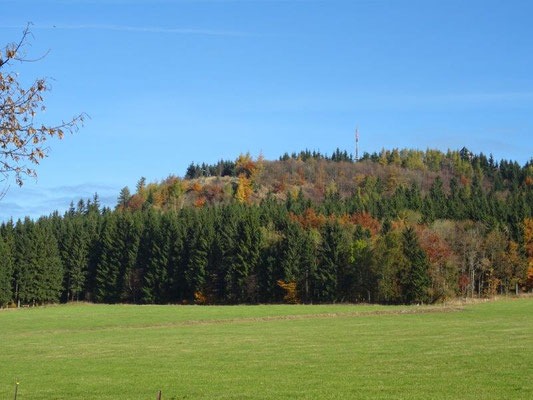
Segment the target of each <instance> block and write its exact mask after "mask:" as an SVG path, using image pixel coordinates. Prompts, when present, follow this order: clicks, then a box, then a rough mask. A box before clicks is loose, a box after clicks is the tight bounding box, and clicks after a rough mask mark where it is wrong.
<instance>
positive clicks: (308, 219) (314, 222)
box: [289, 208, 326, 229]
mask: <svg viewBox="0 0 533 400" xmlns="http://www.w3.org/2000/svg"><path fill="white" fill-rule="evenodd" d="M289 218H290V219H291V221H293V222H299V223H300V224H301V225H302V227H303V228H304V229H309V228H316V229H318V228H320V227H321V226H322V225H324V224H325V223H326V217H325V216H324V215H322V214H317V213H316V211H315V209H314V208H308V209H306V210H305V211H304V212H303V213H302V215H295V214H293V213H290V214H289Z"/></svg>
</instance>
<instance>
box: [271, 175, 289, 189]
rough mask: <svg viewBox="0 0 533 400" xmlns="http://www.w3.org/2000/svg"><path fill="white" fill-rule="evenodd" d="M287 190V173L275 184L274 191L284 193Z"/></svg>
mask: <svg viewBox="0 0 533 400" xmlns="http://www.w3.org/2000/svg"><path fill="white" fill-rule="evenodd" d="M285 190H287V174H284V175H283V176H282V177H281V178H280V179H279V181H278V182H276V183H275V184H274V193H283V192H285Z"/></svg>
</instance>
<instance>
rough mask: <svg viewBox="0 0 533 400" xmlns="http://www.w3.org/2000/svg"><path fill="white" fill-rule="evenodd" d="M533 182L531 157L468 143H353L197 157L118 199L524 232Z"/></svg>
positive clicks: (135, 205)
mask: <svg viewBox="0 0 533 400" xmlns="http://www.w3.org/2000/svg"><path fill="white" fill-rule="evenodd" d="M531 189H533V164H532V163H531V162H529V163H527V164H525V165H524V166H521V165H520V164H519V163H517V162H513V161H507V160H502V161H499V162H496V161H495V160H494V159H493V157H492V156H489V157H487V156H485V155H483V154H479V155H476V154H473V153H471V152H470V151H469V150H467V149H464V148H463V149H462V150H460V151H448V152H447V153H443V152H440V151H438V150H427V151H419V150H398V149H394V150H391V151H387V150H382V151H381V152H380V153H379V154H378V153H374V154H368V153H365V154H364V156H363V157H362V158H361V160H359V161H358V162H355V161H354V160H353V158H352V156H351V155H348V153H347V152H346V151H344V152H342V151H340V150H337V151H336V152H334V153H333V154H332V155H331V156H327V155H323V154H321V153H319V152H311V151H308V150H306V151H302V152H300V153H293V154H291V155H289V154H285V155H283V156H282V157H280V159H279V160H277V161H266V160H264V159H262V158H261V157H259V158H258V159H256V160H253V159H252V158H251V157H250V156H249V155H248V154H247V155H241V156H239V158H238V159H237V160H235V161H224V160H222V161H219V162H218V163H216V164H213V165H209V164H205V163H204V164H201V165H200V164H194V163H192V164H191V165H190V166H189V167H188V169H187V171H186V174H185V176H184V178H178V177H176V176H169V177H168V178H167V179H165V180H163V181H162V182H160V183H150V184H147V183H146V182H145V180H144V178H143V179H141V180H140V181H139V182H138V184H137V188H136V191H135V193H134V194H131V193H130V190H129V188H124V189H123V190H122V191H121V193H120V196H119V199H118V205H117V207H118V208H120V209H129V210H140V209H146V208H155V209H161V210H168V209H170V210H178V209H181V208H183V207H186V206H194V207H203V206H205V205H215V204H221V203H222V204H231V203H234V202H238V203H243V204H259V203H260V202H261V201H264V200H267V199H268V200H271V199H275V200H277V201H283V202H287V207H288V209H289V210H291V211H293V212H296V213H297V212H298V211H302V209H303V208H309V207H311V206H312V207H313V208H315V209H316V211H317V212H320V213H321V214H324V215H330V214H333V213H334V214H337V215H342V214H357V213H361V212H367V213H369V214H371V215H372V216H373V217H375V218H377V219H379V220H380V221H387V220H392V219H395V218H397V217H398V216H399V215H400V214H401V213H402V212H404V213H405V212H406V211H408V210H410V211H414V212H417V213H420V220H421V221H422V222H431V221H433V220H435V219H453V220H465V219H470V220H473V221H482V222H484V223H486V224H489V225H490V226H492V227H495V226H497V225H501V224H504V225H506V226H507V228H509V229H510V230H511V234H512V235H513V237H514V239H515V240H518V238H519V236H520V234H521V232H520V224H521V223H522V222H523V220H524V218H526V217H529V216H531V213H532V208H533V197H532V193H533V192H532V190H531ZM82 208H83V205H82Z"/></svg>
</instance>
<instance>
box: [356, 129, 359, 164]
mask: <svg viewBox="0 0 533 400" xmlns="http://www.w3.org/2000/svg"><path fill="white" fill-rule="evenodd" d="M357 161H359V127H358V126H357V127H356V128H355V162H357Z"/></svg>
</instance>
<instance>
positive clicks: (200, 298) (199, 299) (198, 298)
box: [194, 292, 208, 305]
mask: <svg viewBox="0 0 533 400" xmlns="http://www.w3.org/2000/svg"><path fill="white" fill-rule="evenodd" d="M194 302H195V303H196V304H199V305H204V304H207V303H208V301H207V297H206V296H205V295H204V294H203V293H202V292H194Z"/></svg>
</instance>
